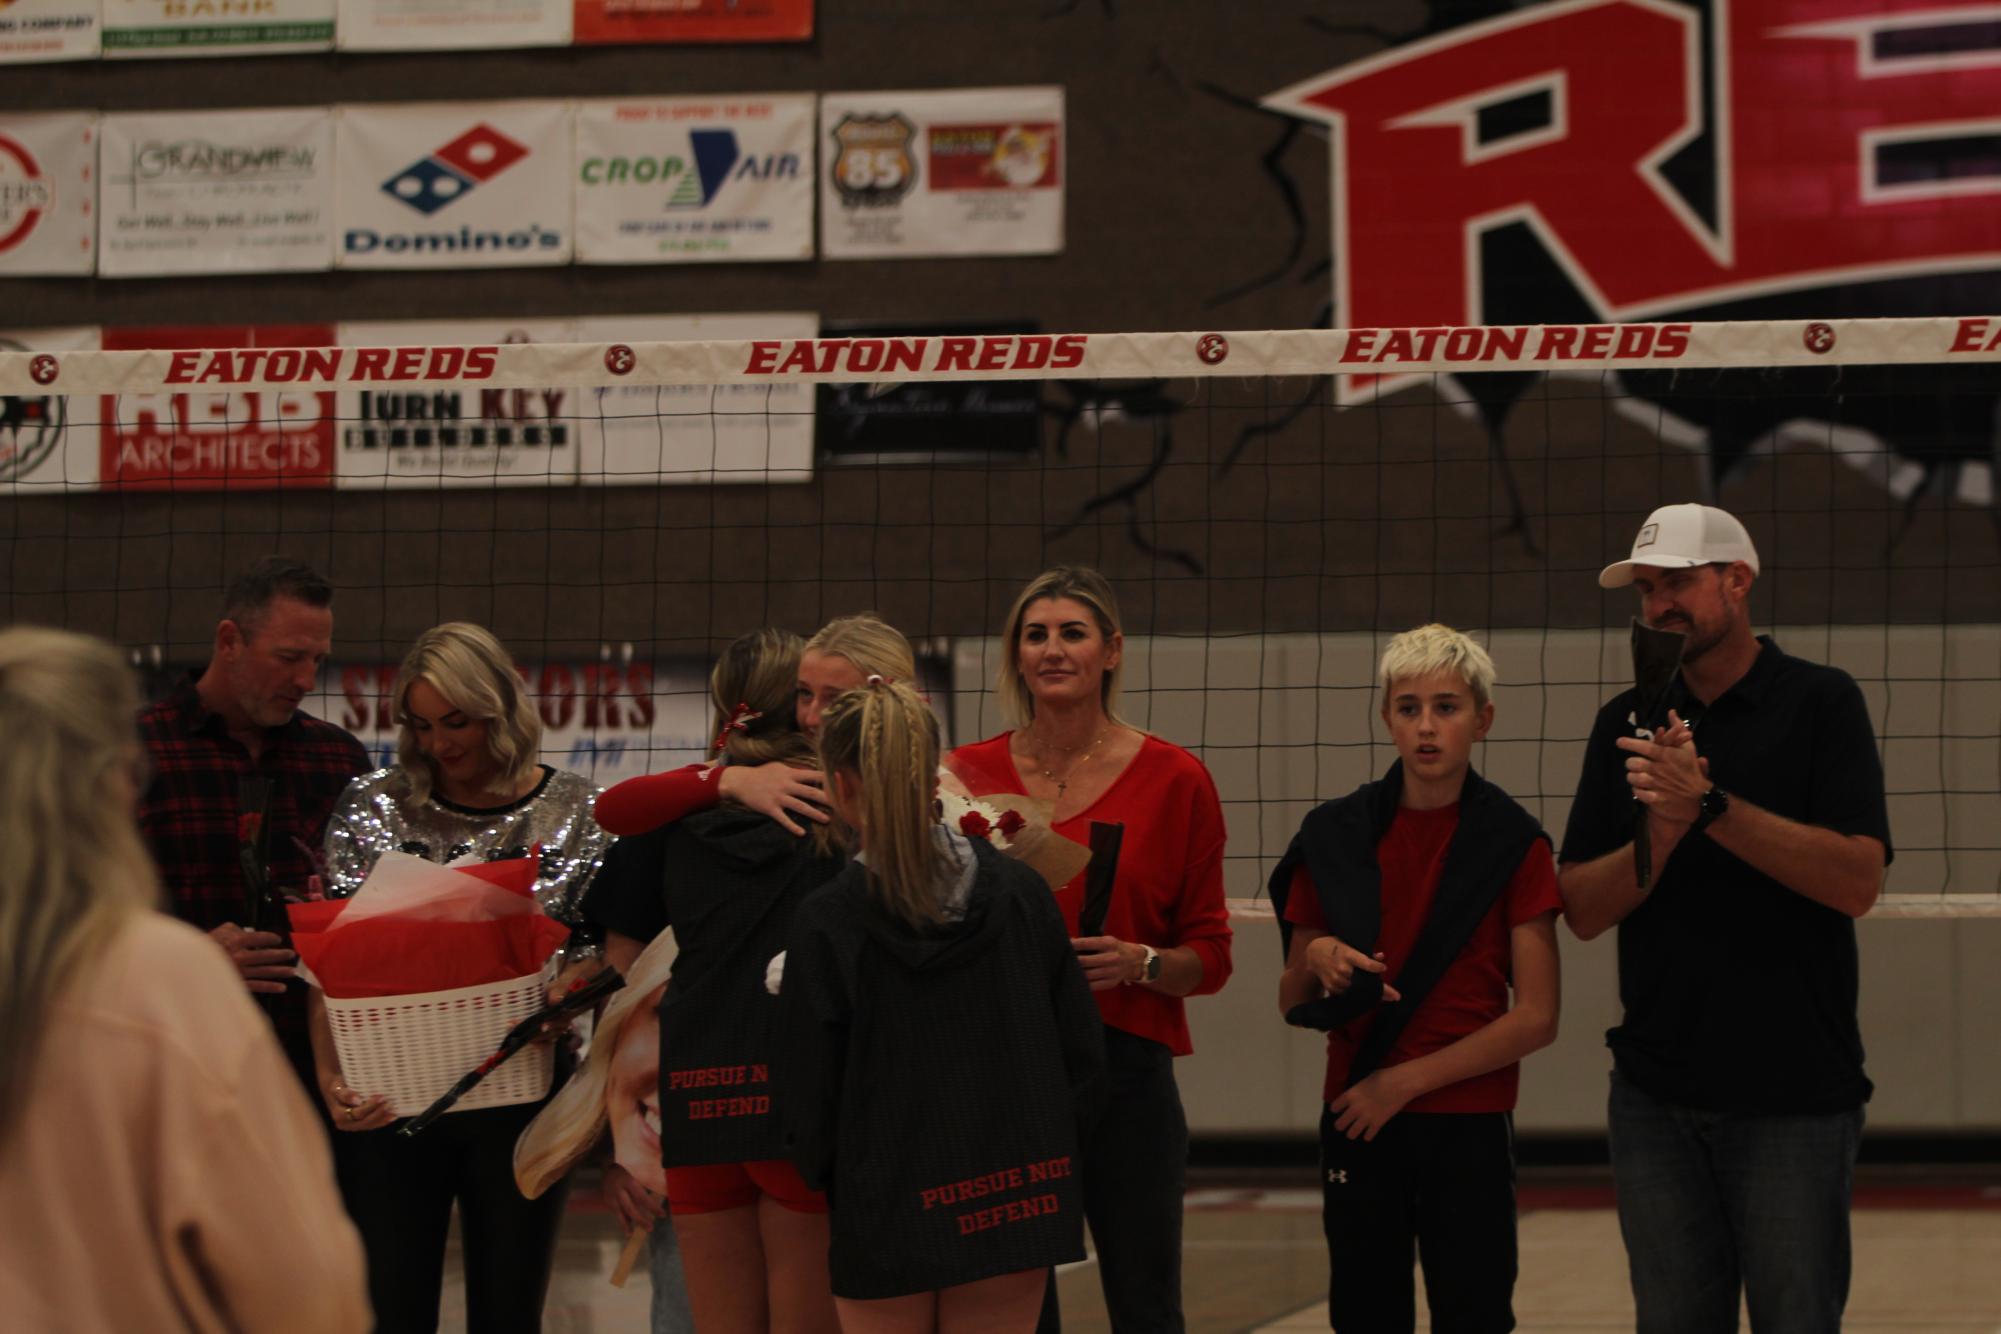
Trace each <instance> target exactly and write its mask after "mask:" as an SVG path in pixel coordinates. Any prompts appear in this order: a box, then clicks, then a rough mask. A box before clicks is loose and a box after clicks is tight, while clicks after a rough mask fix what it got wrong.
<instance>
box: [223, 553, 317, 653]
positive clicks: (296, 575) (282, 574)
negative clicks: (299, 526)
mask: <svg viewBox="0 0 2001 1334" xmlns="http://www.w3.org/2000/svg"><path fill="white" fill-rule="evenodd" d="M333 597H334V589H333V585H332V584H330V583H328V582H327V581H326V579H325V578H324V577H323V576H322V575H321V574H320V572H319V571H318V570H315V569H314V568H313V567H312V566H310V565H308V564H306V563H305V562H304V561H297V560H293V559H292V558H291V557H290V556H266V557H265V558H264V559H262V560H260V561H258V562H257V563H256V564H255V565H253V566H251V567H250V568H249V569H247V570H245V571H244V572H243V573H242V574H239V575H238V576H236V581H235V582H234V583H232V584H230V586H229V592H227V593H226V594H224V595H223V599H222V617H223V619H224V620H226V621H235V622H236V624H237V625H238V626H239V627H241V628H242V630H243V635H244V638H246V639H247V638H249V637H250V633H251V631H252V630H253V629H255V628H256V625H257V622H258V621H260V620H262V619H263V618H264V613H265V612H266V611H268V610H270V608H271V603H272V601H273V600H275V599H277V598H290V599H292V600H293V601H294V602H303V603H305V604H306V605H307V606H308V607H331V606H332V605H333Z"/></svg>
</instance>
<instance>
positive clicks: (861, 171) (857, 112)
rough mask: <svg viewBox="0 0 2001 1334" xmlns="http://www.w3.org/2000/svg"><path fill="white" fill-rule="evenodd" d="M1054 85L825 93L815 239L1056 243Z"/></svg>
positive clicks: (972, 247) (1033, 248) (896, 243)
mask: <svg viewBox="0 0 2001 1334" xmlns="http://www.w3.org/2000/svg"><path fill="white" fill-rule="evenodd" d="M1064 156H1065V153H1064V147H1063V90H1062V89H1061V88H1057V87H1047V88H973V89H965V90H960V91H954V92H929V93H919V92H888V93H828V94H826V95H824V96H823V97H821V99H820V167H819V172H820V249H821V252H822V253H823V254H825V255H826V256H827V258H829V259H882V258H892V259H893V258H911V257H914V256H918V255H1047V254H1055V253H1058V252H1060V251H1061V250H1062V249H1063V178H1064V173H1065V171H1066V170H1067V168H1066V164H1065V161H1064Z"/></svg>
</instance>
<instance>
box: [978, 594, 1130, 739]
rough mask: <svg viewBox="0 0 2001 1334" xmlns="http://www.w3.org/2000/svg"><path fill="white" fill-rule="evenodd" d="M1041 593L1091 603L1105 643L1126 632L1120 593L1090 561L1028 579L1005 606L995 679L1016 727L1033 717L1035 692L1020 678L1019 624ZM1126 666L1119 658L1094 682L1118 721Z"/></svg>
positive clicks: (1109, 712)
mask: <svg viewBox="0 0 2001 1334" xmlns="http://www.w3.org/2000/svg"><path fill="white" fill-rule="evenodd" d="M1044 598H1068V599H1070V600H1071V601H1072V602H1081V603H1083V604H1084V605H1085V606H1086V607H1088V608H1090V610H1091V618H1092V619H1093V620H1095V621H1096V622H1097V623H1098V633H1099V634H1101V635H1103V636H1104V637H1105V642H1106V643H1108V644H1109V643H1110V642H1111V641H1112V639H1113V637H1114V636H1117V635H1121V634H1123V633H1124V630H1123V629H1122V628H1121V626H1120V623H1119V599H1118V595H1117V594H1115V593H1113V592H1112V585H1111V583H1110V582H1109V581H1107V580H1106V578H1105V576H1104V575H1102V574H1099V573H1098V572H1097V571H1096V570H1094V569H1092V568H1091V567H1090V566H1088V565H1058V566H1057V567H1056V568H1055V569H1053V570H1044V571H1043V572H1042V573H1041V574H1038V575H1036V576H1035V578H1033V579H1031V580H1029V581H1028V584H1027V586H1026V587H1024V588H1023V589H1022V590H1021V593H1020V595H1019V596H1017V597H1016V598H1015V600H1014V606H1012V607H1010V608H1009V609H1008V613H1007V628H1006V629H1004V630H1002V631H1001V665H1000V672H999V674H998V675H997V676H996V678H995V680H994V690H995V691H996V692H997V693H998V694H999V695H1000V698H1001V706H1002V707H1003V708H1004V709H1006V710H1007V713H1008V716H1009V717H1010V718H1012V719H1013V720H1014V723H1015V725H1016V726H1017V727H1026V726H1028V725H1029V723H1031V722H1033V721H1034V720H1035V696H1034V695H1032V694H1031V693H1029V689H1028V683H1027V682H1025V681H1023V680H1022V679H1021V624H1022V622H1023V621H1025V620H1027V619H1028V609H1029V608H1030V607H1032V606H1034V605H1035V604H1036V603H1038V602H1040V601H1042V600H1043V599H1044ZM1124 669H1125V662H1124V659H1123V658H1121V659H1120V662H1119V665H1118V666H1115V667H1112V668H1110V669H1109V670H1107V671H1106V672H1105V675H1104V678H1103V679H1102V680H1101V681H1100V682H1099V683H1098V702H1099V703H1100V704H1101V705H1102V706H1103V707H1104V710H1105V717H1106V719H1107V720H1109V721H1110V722H1113V723H1117V724H1119V725H1121V726H1123V725H1124V723H1125V719H1123V718H1121V717H1119V678H1120V674H1121V673H1122V672H1123V671H1124Z"/></svg>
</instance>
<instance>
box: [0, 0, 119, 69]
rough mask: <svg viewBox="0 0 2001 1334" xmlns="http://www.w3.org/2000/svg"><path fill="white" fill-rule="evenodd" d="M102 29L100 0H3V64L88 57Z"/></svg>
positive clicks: (0, 37) (0, 17)
mask: <svg viewBox="0 0 2001 1334" xmlns="http://www.w3.org/2000/svg"><path fill="white" fill-rule="evenodd" d="M101 32H102V28H101V26H100V24H99V23H98V0H0V65H25V64H28V63H30V62H32V61H41V60H89V59H92V58H93V57H95V56H96V55H97V52H98V39H99V35H100V33H101Z"/></svg>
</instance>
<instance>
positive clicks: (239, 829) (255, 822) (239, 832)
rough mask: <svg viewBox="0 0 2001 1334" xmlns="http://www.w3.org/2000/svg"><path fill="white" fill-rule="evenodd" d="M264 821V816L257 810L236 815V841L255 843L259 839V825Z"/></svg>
mask: <svg viewBox="0 0 2001 1334" xmlns="http://www.w3.org/2000/svg"><path fill="white" fill-rule="evenodd" d="M263 823H264V817H263V816H262V815H259V814H258V813H257V812H256V811H245V812H243V814H241V815H239V816H237V817H236V841H237V842H239V843H255V842H256V841H257V827H258V826H259V825H261V824H263Z"/></svg>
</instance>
